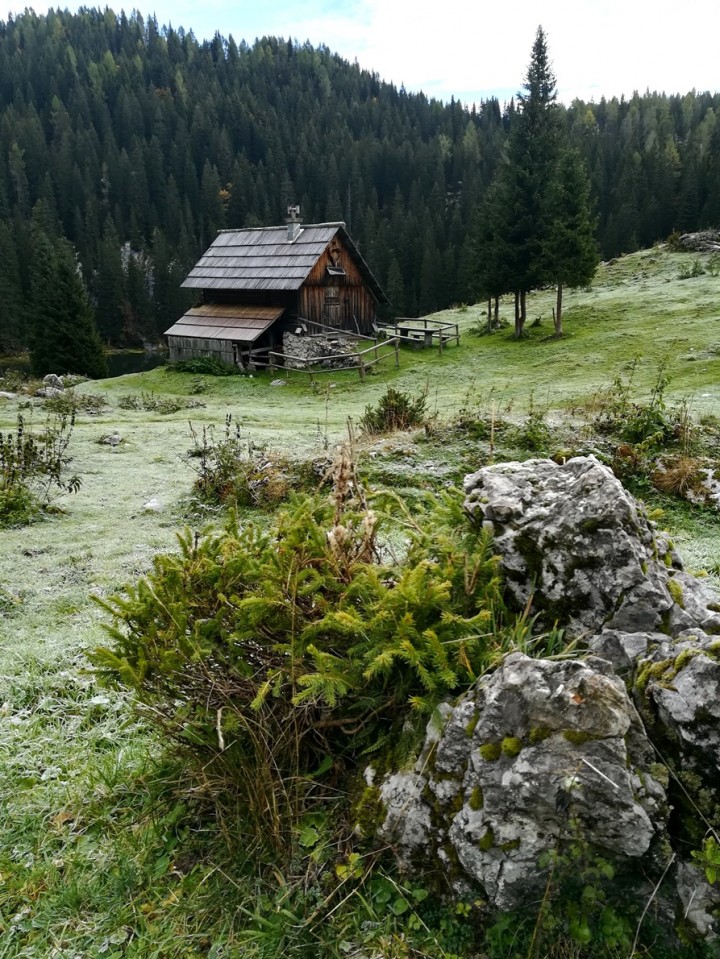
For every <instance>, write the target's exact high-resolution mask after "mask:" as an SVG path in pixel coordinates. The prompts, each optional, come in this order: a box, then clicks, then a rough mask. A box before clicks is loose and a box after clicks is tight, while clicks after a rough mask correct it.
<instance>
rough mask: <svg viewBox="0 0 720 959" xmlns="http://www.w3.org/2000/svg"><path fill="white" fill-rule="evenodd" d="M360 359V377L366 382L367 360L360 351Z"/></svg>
mask: <svg viewBox="0 0 720 959" xmlns="http://www.w3.org/2000/svg"><path fill="white" fill-rule="evenodd" d="M358 359H359V360H360V365H359V367H358V369H359V370H360V379H361V380H362V382H363V383H364V382H365V360H364V359H363V357H362V355H361V354H360V353H358Z"/></svg>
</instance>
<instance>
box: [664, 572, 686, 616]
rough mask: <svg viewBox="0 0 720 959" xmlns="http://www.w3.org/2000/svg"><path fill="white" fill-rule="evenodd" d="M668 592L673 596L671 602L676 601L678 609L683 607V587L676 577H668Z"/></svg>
mask: <svg viewBox="0 0 720 959" xmlns="http://www.w3.org/2000/svg"><path fill="white" fill-rule="evenodd" d="M667 590H668V593H670V595H671V596H672V598H673V602H674V603H676V604H677V605H678V606H679V607H680V609H685V600H684V598H683V588H682V586H681V585H680V583H678V581H677V580H676V579H669V580H668V584H667Z"/></svg>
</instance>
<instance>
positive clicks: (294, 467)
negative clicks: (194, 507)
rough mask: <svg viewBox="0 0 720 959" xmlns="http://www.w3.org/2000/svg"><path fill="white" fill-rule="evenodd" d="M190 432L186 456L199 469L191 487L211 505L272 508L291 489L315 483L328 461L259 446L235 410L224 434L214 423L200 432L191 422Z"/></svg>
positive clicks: (228, 419) (321, 476)
mask: <svg viewBox="0 0 720 959" xmlns="http://www.w3.org/2000/svg"><path fill="white" fill-rule="evenodd" d="M190 432H191V434H192V438H193V447H192V449H191V450H190V451H189V452H188V462H189V463H190V465H191V467H192V468H193V469H194V470H195V472H196V474H197V479H196V480H195V483H194V484H193V492H194V493H195V495H196V496H197V497H198V498H199V499H200V501H201V502H203V503H208V504H210V505H228V506H248V507H263V508H274V507H276V506H277V505H278V504H279V503H282V502H284V501H285V500H287V498H288V497H289V496H290V494H291V493H292V492H298V491H301V490H308V489H313V488H317V487H318V486H319V485H320V484H321V482H322V480H323V475H324V474H325V473H327V467H328V466H329V463H328V462H327V461H325V462H322V461H321V462H319V463H318V464H315V463H313V462H303V461H298V460H292V459H289V458H288V457H287V456H282V455H280V454H277V453H266V452H265V450H261V449H257V448H256V447H255V446H254V445H253V443H252V441H251V440H249V439H246V438H245V437H244V436H243V434H242V431H241V429H240V425H239V424H238V423H233V420H232V414H231V413H228V415H227V416H226V418H225V430H224V432H223V433H222V434H221V435H220V436H217V435H216V431H215V429H214V428H213V427H212V426H204V427H203V428H202V431H201V432H198V431H196V430H195V428H194V427H193V425H192V424H190ZM316 467H317V468H316Z"/></svg>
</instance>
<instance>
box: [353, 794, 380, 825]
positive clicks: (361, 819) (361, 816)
mask: <svg viewBox="0 0 720 959" xmlns="http://www.w3.org/2000/svg"><path fill="white" fill-rule="evenodd" d="M353 812H354V815H355V825H356V827H357V829H358V832H359V833H360V834H361V835H362V836H374V835H375V833H376V832H377V831H378V828H379V827H380V825H381V823H382V822H383V821H384V819H385V806H384V805H383V802H382V799H381V797H380V790H379V789H378V788H377V786H368V787H367V788H366V789H364V790H363V793H362V795H361V796H360V798H359V799H358V801H357V802H356V804H355V808H354V810H353Z"/></svg>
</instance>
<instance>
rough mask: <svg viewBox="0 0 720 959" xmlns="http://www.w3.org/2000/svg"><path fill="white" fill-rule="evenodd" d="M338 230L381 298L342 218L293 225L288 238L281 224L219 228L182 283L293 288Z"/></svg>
mask: <svg viewBox="0 0 720 959" xmlns="http://www.w3.org/2000/svg"><path fill="white" fill-rule="evenodd" d="M338 234H339V235H340V237H341V239H342V241H343V242H344V243H345V245H346V246H347V248H348V250H349V251H350V254H351V255H352V257H353V259H354V260H355V262H356V264H357V267H358V269H359V270H360V273H361V274H362V276H363V279H364V280H365V282H366V284H367V286H368V288H369V289H370V291H371V292H372V294H373V296H374V297H375V299H376V300H377V301H378V302H379V303H386V302H387V297H386V296H385V294H384V293H383V291H382V290H381V289H380V285H379V284H378V282H377V280H376V279H375V277H374V276H373V275H372V273H371V272H370V268H369V267H368V265H367V263H366V262H365V260H363V258H362V256H361V255H360V252H359V250H358V248H357V247H356V246H355V244H354V243H353V241H352V239H351V238H350V235H349V234H348V232H347V230H346V229H345V224H344V223H313V224H308V225H307V226H299V230H298V232H297V235H296V237H295V239H293V240H290V239H288V232H287V227H284V226H270V227H258V228H257V229H255V228H253V229H248V230H221V231H220V233H219V234H218V236H217V238H216V239H215V241H214V242H213V243H212V245H211V246H210V247H208V249H207V250H206V251H205V253H204V254H203V256H202V257H201V258H200V259H199V260H198V262H197V263H196V264H195V266H194V267H193V268H192V270H191V271H190V273H188V275H187V277H186V279H185V281H184V282H183V284H182V285H183V286H184V287H185V288H186V289H200V290H236V291H242V290H299V289H300V287H301V286H302V285H303V283H304V282H305V280H306V279H307V277H308V275H309V274H310V272H311V271H312V269H313V267H314V266H315V264H316V263H317V261H318V260H319V259H320V257H321V256H322V254H323V253H324V252H325V249H326V247H327V245H328V243H329V242H330V241H331V240H332V238H333V237H334V236H336V235H338Z"/></svg>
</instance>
